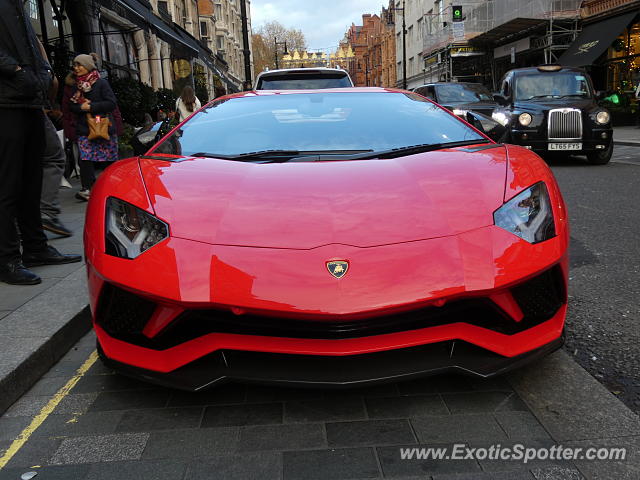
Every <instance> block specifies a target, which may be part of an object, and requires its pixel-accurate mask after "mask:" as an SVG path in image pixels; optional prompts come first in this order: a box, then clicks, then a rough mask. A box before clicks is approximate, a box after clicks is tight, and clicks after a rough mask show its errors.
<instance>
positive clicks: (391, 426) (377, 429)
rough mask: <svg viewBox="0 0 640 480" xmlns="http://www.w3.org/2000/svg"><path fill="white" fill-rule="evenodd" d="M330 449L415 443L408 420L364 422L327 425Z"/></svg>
mask: <svg viewBox="0 0 640 480" xmlns="http://www.w3.org/2000/svg"><path fill="white" fill-rule="evenodd" d="M326 429H327V441H328V444H329V446H330V447H355V446H371V445H388V444H399V445H401V444H405V443H415V441H416V439H415V437H414V435H413V431H412V430H411V426H410V425H409V421H408V420H365V421H360V422H337V423H327V424H326Z"/></svg>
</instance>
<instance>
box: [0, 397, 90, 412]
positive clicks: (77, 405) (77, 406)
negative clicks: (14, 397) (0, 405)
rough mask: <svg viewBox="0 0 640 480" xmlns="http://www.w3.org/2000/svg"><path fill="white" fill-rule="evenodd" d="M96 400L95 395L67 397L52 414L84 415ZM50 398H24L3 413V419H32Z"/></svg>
mask: <svg viewBox="0 0 640 480" xmlns="http://www.w3.org/2000/svg"><path fill="white" fill-rule="evenodd" d="M95 399H96V394H92V393H86V394H80V395H67V396H66V397H64V398H63V399H62V400H61V401H60V403H59V404H58V405H57V406H56V408H55V410H54V413H56V414H64V413H85V412H86V411H87V410H88V409H89V407H90V406H91V405H92V404H93V402H94V401H95ZM50 400H51V396H31V397H29V396H25V397H22V398H20V400H18V401H17V402H16V403H14V404H13V405H12V406H11V408H9V410H7V411H6V412H5V413H4V416H5V417H27V416H30V417H33V416H35V415H37V414H38V413H40V410H42V408H43V407H44V406H45V405H46V404H47V403H49V401H50Z"/></svg>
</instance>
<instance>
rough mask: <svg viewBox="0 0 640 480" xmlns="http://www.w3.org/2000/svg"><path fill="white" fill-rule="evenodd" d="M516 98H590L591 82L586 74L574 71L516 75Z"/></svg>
mask: <svg viewBox="0 0 640 480" xmlns="http://www.w3.org/2000/svg"><path fill="white" fill-rule="evenodd" d="M515 80H516V85H515V90H514V91H515V99H516V100H531V99H533V98H562V97H574V96H575V97H582V98H590V97H591V93H590V92H591V91H590V88H589V82H588V81H587V78H586V77H585V76H584V75H581V74H579V73H578V74H576V73H574V72H562V73H537V74H531V75H519V76H517V77H516V79H515Z"/></svg>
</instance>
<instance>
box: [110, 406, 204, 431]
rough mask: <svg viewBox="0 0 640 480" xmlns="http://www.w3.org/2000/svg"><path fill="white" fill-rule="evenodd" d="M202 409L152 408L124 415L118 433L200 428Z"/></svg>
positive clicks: (128, 412) (117, 428)
mask: <svg viewBox="0 0 640 480" xmlns="http://www.w3.org/2000/svg"><path fill="white" fill-rule="evenodd" d="M202 412H203V408H202V407H176V408H150V409H146V410H130V411H127V412H125V413H124V415H123V416H122V420H120V422H119V423H118V426H117V427H116V432H149V431H151V430H171V429H175V428H198V427H199V426H200V420H201V419H202Z"/></svg>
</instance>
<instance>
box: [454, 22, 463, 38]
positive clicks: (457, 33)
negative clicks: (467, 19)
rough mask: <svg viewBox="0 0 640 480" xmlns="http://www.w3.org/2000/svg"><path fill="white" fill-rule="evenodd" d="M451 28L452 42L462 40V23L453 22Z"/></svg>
mask: <svg viewBox="0 0 640 480" xmlns="http://www.w3.org/2000/svg"><path fill="white" fill-rule="evenodd" d="M451 28H452V30H453V39H454V40H464V22H453V23H452V24H451Z"/></svg>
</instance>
